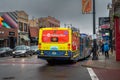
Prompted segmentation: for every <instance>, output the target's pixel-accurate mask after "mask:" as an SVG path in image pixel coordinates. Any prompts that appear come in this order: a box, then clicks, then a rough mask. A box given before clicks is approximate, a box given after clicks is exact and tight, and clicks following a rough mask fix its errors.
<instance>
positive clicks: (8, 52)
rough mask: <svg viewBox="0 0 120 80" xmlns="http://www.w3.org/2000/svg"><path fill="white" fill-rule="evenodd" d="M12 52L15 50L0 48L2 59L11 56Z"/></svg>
mask: <svg viewBox="0 0 120 80" xmlns="http://www.w3.org/2000/svg"><path fill="white" fill-rule="evenodd" d="M12 51H13V50H12V49H11V48H9V47H3V48H0V57H5V56H11V55H12Z"/></svg>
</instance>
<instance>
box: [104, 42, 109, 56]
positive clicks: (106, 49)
mask: <svg viewBox="0 0 120 80" xmlns="http://www.w3.org/2000/svg"><path fill="white" fill-rule="evenodd" d="M104 52H105V57H106V58H109V45H108V43H105V44H104Z"/></svg>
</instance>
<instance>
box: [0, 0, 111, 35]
mask: <svg viewBox="0 0 120 80" xmlns="http://www.w3.org/2000/svg"><path fill="white" fill-rule="evenodd" d="M81 1H82V0H0V11H1V12H4V11H15V10H24V11H25V12H26V13H27V14H28V15H29V18H32V17H33V16H34V17H35V18H39V17H47V16H53V17H55V18H57V19H58V20H60V22H61V26H62V27H63V26H64V24H72V25H73V26H74V27H77V28H79V29H80V32H81V33H87V34H92V33H93V24H92V23H93V22H92V14H84V15H83V14H82V12H81V9H82V8H81V7H82V6H81ZM95 1H96V27H98V17H108V15H109V13H108V10H107V4H108V3H111V0H95Z"/></svg>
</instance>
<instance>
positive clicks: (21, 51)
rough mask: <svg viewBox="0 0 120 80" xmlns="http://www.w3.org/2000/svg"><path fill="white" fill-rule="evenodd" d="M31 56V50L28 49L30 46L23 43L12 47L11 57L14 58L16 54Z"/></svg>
mask: <svg viewBox="0 0 120 80" xmlns="http://www.w3.org/2000/svg"><path fill="white" fill-rule="evenodd" d="M28 55H30V56H32V55H33V53H32V52H31V50H30V47H29V46H25V45H21V46H16V47H15V48H14V51H13V58H15V57H16V56H20V57H21V56H25V57H26V56H28Z"/></svg>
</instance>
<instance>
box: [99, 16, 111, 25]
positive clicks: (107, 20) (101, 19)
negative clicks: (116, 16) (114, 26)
mask: <svg viewBox="0 0 120 80" xmlns="http://www.w3.org/2000/svg"><path fill="white" fill-rule="evenodd" d="M109 23H110V17H99V26H101V25H104V24H109Z"/></svg>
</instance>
